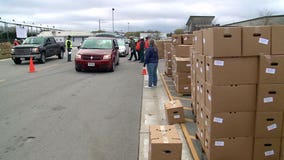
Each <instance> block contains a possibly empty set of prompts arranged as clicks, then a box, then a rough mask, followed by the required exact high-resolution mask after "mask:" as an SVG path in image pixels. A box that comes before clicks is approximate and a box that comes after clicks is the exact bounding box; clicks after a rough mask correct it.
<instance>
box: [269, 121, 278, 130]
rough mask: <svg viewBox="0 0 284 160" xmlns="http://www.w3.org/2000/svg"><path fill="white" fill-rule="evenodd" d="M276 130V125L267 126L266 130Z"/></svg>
mask: <svg viewBox="0 0 284 160" xmlns="http://www.w3.org/2000/svg"><path fill="white" fill-rule="evenodd" d="M276 128H277V124H276V123H274V124H272V125H269V126H267V130H268V131H271V130H273V129H276Z"/></svg>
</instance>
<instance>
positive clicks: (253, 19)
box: [223, 15, 284, 26]
mask: <svg viewBox="0 0 284 160" xmlns="http://www.w3.org/2000/svg"><path fill="white" fill-rule="evenodd" d="M277 17H284V15H274V16H263V17H257V18H252V19H248V20H244V21H239V22H233V23H229V24H225V25H223V26H230V25H235V24H239V23H244V22H249V21H255V20H260V19H265V18H277Z"/></svg>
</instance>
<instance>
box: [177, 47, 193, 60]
mask: <svg viewBox="0 0 284 160" xmlns="http://www.w3.org/2000/svg"><path fill="white" fill-rule="evenodd" d="M190 48H191V45H177V46H176V56H177V57H184V58H190Z"/></svg>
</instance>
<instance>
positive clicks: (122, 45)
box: [117, 38, 129, 57]
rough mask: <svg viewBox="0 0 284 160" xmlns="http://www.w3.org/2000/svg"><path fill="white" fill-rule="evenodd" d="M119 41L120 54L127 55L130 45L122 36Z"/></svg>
mask: <svg viewBox="0 0 284 160" xmlns="http://www.w3.org/2000/svg"><path fill="white" fill-rule="evenodd" d="M117 43H118V46H119V50H118V51H119V56H121V57H122V56H124V57H125V56H127V55H128V54H129V45H128V44H126V43H125V40H124V39H122V38H118V39H117Z"/></svg>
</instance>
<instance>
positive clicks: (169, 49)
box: [164, 42, 173, 76]
mask: <svg viewBox="0 0 284 160" xmlns="http://www.w3.org/2000/svg"><path fill="white" fill-rule="evenodd" d="M172 55H173V45H172V43H171V42H169V43H164V57H165V68H166V70H165V74H166V75H167V76H172V70H173V69H172V64H173V63H172Z"/></svg>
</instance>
